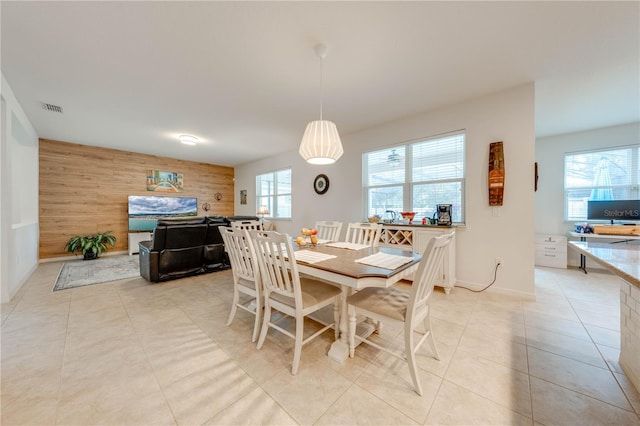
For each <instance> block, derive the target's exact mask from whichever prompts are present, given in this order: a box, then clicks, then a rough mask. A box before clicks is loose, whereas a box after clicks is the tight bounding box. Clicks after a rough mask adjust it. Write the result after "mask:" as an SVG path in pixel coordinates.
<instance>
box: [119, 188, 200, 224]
mask: <svg viewBox="0 0 640 426" xmlns="http://www.w3.org/2000/svg"><path fill="white" fill-rule="evenodd" d="M128 205H129V231H153V230H154V229H155V227H156V223H157V222H158V219H160V218H168V217H188V216H197V215H198V199H197V198H192V197H160V196H150V195H129V204H128Z"/></svg>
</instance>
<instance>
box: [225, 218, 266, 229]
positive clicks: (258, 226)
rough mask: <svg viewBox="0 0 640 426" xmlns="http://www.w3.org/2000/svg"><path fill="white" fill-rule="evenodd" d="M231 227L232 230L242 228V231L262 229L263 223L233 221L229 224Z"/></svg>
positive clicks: (256, 221) (257, 221)
mask: <svg viewBox="0 0 640 426" xmlns="http://www.w3.org/2000/svg"><path fill="white" fill-rule="evenodd" d="M229 226H231V227H232V228H240V229H248V230H252V229H259V230H261V229H262V222H260V221H259V220H232V221H231V222H229Z"/></svg>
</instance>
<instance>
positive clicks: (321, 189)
mask: <svg viewBox="0 0 640 426" xmlns="http://www.w3.org/2000/svg"><path fill="white" fill-rule="evenodd" d="M313 189H314V190H315V191H316V194H320V195H322V194H324V193H325V192H327V191H328V190H329V178H328V177H327V175H318V176H316V178H315V180H314V181H313Z"/></svg>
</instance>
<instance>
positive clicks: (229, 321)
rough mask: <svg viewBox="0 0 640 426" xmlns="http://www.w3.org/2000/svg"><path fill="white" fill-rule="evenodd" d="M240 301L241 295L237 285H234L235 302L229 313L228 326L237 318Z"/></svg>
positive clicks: (232, 303)
mask: <svg viewBox="0 0 640 426" xmlns="http://www.w3.org/2000/svg"><path fill="white" fill-rule="evenodd" d="M239 300H240V293H239V292H238V289H237V288H236V284H235V283H234V284H233V302H231V312H229V318H227V325H231V323H232V322H233V318H234V317H235V316H236V311H237V310H238V301H239Z"/></svg>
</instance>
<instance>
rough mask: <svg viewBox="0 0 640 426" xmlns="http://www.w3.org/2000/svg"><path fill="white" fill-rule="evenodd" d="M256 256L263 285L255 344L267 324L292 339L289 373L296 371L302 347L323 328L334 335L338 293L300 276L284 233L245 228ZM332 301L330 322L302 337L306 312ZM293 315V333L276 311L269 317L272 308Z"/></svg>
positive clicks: (332, 288)
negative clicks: (262, 310) (258, 328)
mask: <svg viewBox="0 0 640 426" xmlns="http://www.w3.org/2000/svg"><path fill="white" fill-rule="evenodd" d="M249 233H250V236H251V241H252V243H253V245H254V248H255V252H256V255H257V258H258V265H259V267H260V273H261V276H262V283H263V289H264V320H263V322H262V329H261V331H260V338H259V339H258V345H257V348H258V349H260V348H262V345H263V344H264V341H265V339H266V337H267V332H268V331H269V328H273V329H274V330H277V331H279V332H281V333H283V334H285V335H286V336H289V337H291V338H292V339H294V341H295V343H294V351H293V365H292V367H291V374H296V373H297V372H298V366H299V365H300V355H301V352H302V347H303V346H304V345H306V344H307V343H309V342H310V341H311V340H313V339H314V338H316V337H317V336H319V335H320V334H322V333H323V332H324V331H326V330H328V329H330V328H332V327H333V328H334V329H335V339H338V333H339V327H338V321H339V316H340V311H339V309H340V306H339V304H340V293H341V290H340V288H338V287H337V286H334V285H331V284H328V283H326V282H321V281H318V280H315V279H313V278H307V277H300V275H299V273H298V267H297V264H296V261H295V258H294V255H293V253H294V248H293V244H292V242H291V238H290V237H289V235H288V234H281V233H278V232H275V231H249ZM331 304H333V314H334V322H332V323H331V324H328V325H325V326H324V327H322V328H321V329H320V330H318V331H316V332H315V333H313V334H312V335H311V336H309V337H306V338H305V337H304V319H305V317H306V316H307V315H309V314H311V313H313V312H315V311H317V310H319V309H322V308H324V307H325V306H329V305H331ZM274 309H275V310H277V311H279V312H281V313H282V314H285V315H288V316H290V317H293V318H294V319H295V332H294V333H295V334H294V333H292V332H290V331H289V330H286V329H285V328H283V327H281V326H280V325H279V324H278V323H279V322H280V320H282V319H283V318H286V317H280V316H278V315H276V316H274V318H276V317H278V319H277V320H275V321H272V317H271V315H272V310H274Z"/></svg>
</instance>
